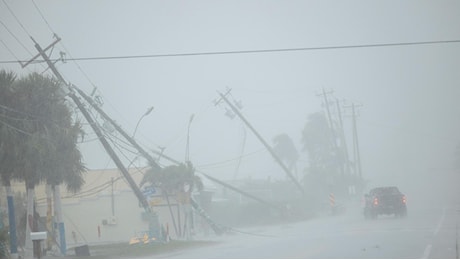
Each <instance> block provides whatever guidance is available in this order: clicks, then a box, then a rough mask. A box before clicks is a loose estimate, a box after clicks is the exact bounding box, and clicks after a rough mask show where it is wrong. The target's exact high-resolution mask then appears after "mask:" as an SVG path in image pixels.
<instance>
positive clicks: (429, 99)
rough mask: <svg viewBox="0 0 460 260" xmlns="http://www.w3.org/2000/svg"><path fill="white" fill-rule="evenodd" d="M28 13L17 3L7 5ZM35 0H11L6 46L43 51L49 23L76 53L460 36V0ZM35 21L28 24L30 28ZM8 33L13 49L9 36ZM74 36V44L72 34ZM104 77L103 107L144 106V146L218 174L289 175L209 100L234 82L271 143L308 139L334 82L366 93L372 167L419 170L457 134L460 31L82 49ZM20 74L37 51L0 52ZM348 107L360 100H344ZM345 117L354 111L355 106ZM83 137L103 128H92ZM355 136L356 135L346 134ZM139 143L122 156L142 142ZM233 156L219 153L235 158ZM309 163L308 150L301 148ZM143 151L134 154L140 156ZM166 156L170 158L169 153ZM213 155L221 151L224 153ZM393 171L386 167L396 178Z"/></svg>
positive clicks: (92, 155) (88, 67) (131, 115)
mask: <svg viewBox="0 0 460 260" xmlns="http://www.w3.org/2000/svg"><path fill="white" fill-rule="evenodd" d="M5 3H6V4H7V5H8V6H9V8H10V9H11V10H12V11H13V12H14V14H15V15H16V17H17V18H18V20H19V21H20V22H21V24H22V26H23V27H24V28H25V29H26V30H24V29H23V28H22V26H21V25H20V24H19V23H18V22H17V21H16V19H15V18H14V17H13V16H12V14H11V12H10V11H9V10H8V8H7V5H6V4H5ZM35 4H36V5H37V6H38V8H39V9H40V10H41V12H42V14H43V16H44V17H45V19H46V21H47V22H48V23H49V25H50V26H51V28H52V31H51V30H50V28H48V26H47V24H46V23H45V21H44V19H43V18H42V17H41V16H40V14H39V12H38V11H37V9H36V8H35V6H34V2H32V1H12V0H2V2H1V3H0V20H1V22H2V23H3V24H4V25H5V26H6V27H7V28H8V29H9V30H10V31H11V32H12V33H13V34H14V35H15V37H17V39H18V40H19V41H20V42H21V43H22V44H23V45H25V47H26V48H27V49H28V50H29V51H30V53H28V51H27V50H25V48H23V47H22V46H21V44H19V42H18V41H17V40H16V39H15V38H14V37H13V36H12V35H11V34H10V33H9V32H8V31H7V30H6V28H5V26H3V25H2V26H0V27H1V28H0V36H1V40H2V41H3V43H2V45H1V46H0V60H1V61H8V60H15V59H16V58H15V57H14V56H13V55H12V54H11V53H10V51H11V52H13V53H14V55H15V56H16V57H17V58H19V59H21V60H27V59H29V58H30V57H31V56H32V54H35V53H36V51H35V49H34V46H33V43H32V41H31V40H30V38H29V35H28V34H30V36H32V37H34V38H35V39H36V40H37V42H38V43H39V44H41V46H42V47H45V46H47V45H48V44H50V43H51V42H52V41H53V39H52V36H53V33H54V32H55V33H57V34H58V35H59V37H61V38H62V41H61V43H63V45H62V44H61V43H60V44H58V45H57V48H56V50H54V52H53V57H54V58H56V57H57V54H58V51H61V50H62V51H65V52H68V54H67V57H69V55H71V56H72V57H75V58H80V57H100V56H126V55H146V54H147V55H150V54H173V53H196V52H219V51H234V50H235V51H237V50H260V49H284V48H308V47H322V46H348V45H366V44H380V43H401V42H425V41H448V40H460V29H459V28H460V27H459V25H460V1H438V0H436V1H387V0H385V1H367V0H366V1H324V0H321V1H93V0H91V1H85V0H80V1H62V0H59V1H38V0H36V1H35ZM26 31H27V32H26ZM5 45H6V46H8V48H9V49H10V51H8V50H7V48H6V47H5ZM63 46H65V49H64V47H63ZM78 65H79V66H80V68H81V69H82V70H83V71H84V72H85V73H86V74H87V76H88V77H89V79H90V80H91V82H92V83H94V84H95V85H96V86H97V87H98V90H99V92H98V94H99V95H101V96H102V98H103V100H104V106H103V109H104V110H105V111H106V112H107V113H108V114H109V115H111V116H112V118H113V119H115V120H116V121H117V122H118V123H120V124H121V126H122V127H123V128H124V129H125V130H126V131H127V132H129V133H132V132H133V131H134V128H135V126H136V123H137V121H138V120H139V118H140V117H141V116H142V114H143V113H144V112H145V111H146V110H147V108H148V107H150V106H154V107H155V109H154V111H153V112H152V113H151V114H150V115H148V116H147V117H145V118H144V119H143V120H142V122H141V124H140V125H139V128H138V131H137V133H136V137H137V139H138V140H139V141H140V142H141V143H142V144H143V145H145V146H146V147H150V148H152V149H158V147H159V146H162V147H166V149H165V153H166V154H167V155H169V156H171V157H173V158H176V159H178V160H183V159H184V157H185V144H186V135H187V125H188V121H189V118H190V115H191V114H195V118H194V120H193V122H192V124H191V128H190V158H191V160H192V162H193V163H194V164H195V165H196V166H197V168H198V169H201V170H203V171H205V172H207V173H209V174H211V175H213V176H215V177H219V178H221V179H231V178H233V177H234V176H235V175H237V176H238V177H241V178H245V177H248V176H252V177H261V178H265V177H268V176H271V177H272V178H284V177H285V175H284V173H283V172H282V170H281V169H280V167H279V166H277V165H276V164H275V162H274V161H273V159H272V158H271V157H270V155H269V154H268V152H267V151H263V150H262V149H263V145H262V144H261V143H260V142H259V141H258V140H257V139H256V137H255V136H254V135H253V134H252V133H251V132H250V131H249V130H247V137H246V143H245V146H244V154H245V155H246V154H247V156H245V157H244V159H243V161H242V163H241V167H240V168H239V171H238V173H236V172H235V171H236V168H237V160H232V159H235V158H237V157H238V156H240V154H241V151H242V148H243V144H244V133H245V130H244V127H243V124H242V123H241V121H240V120H237V119H234V120H230V119H229V118H228V117H226V116H225V115H224V114H225V109H224V106H221V107H216V106H214V104H213V103H212V101H213V100H214V99H217V98H218V94H217V92H216V91H221V92H224V91H225V89H226V87H230V88H232V89H233V90H232V94H233V97H234V98H235V99H236V100H241V101H242V103H243V105H244V108H243V110H242V112H243V114H244V115H245V116H246V118H247V119H248V120H249V121H251V122H252V124H253V126H254V127H255V128H256V129H258V130H259V132H260V134H261V135H262V136H263V137H264V138H266V140H267V141H269V142H270V143H271V140H272V138H273V137H274V136H276V135H278V134H281V133H286V134H288V135H289V136H290V137H291V138H292V139H293V141H294V142H295V144H296V146H297V148H298V149H299V150H300V149H301V142H300V141H301V131H302V129H303V127H304V125H305V123H306V119H307V116H308V115H309V114H311V113H314V112H317V111H320V110H321V109H322V107H321V103H322V99H321V98H320V97H318V96H317V94H318V93H320V91H321V89H322V88H323V87H324V88H325V89H327V90H334V96H335V97H337V98H340V99H346V100H347V101H348V104H350V102H352V101H353V102H356V103H358V104H362V107H360V109H359V111H360V117H359V119H358V127H359V129H358V131H359V137H360V148H361V152H362V163H363V170H364V175H365V177H367V178H370V179H372V180H373V183H377V182H379V181H381V182H385V181H391V182H395V183H397V182H398V181H399V179H400V178H402V177H401V176H404V175H407V174H409V173H412V174H417V173H418V172H428V171H434V169H446V168H451V167H452V160H453V158H452V155H453V152H454V148H455V146H456V145H457V144H458V143H460V109H459V108H460V106H459V105H458V100H459V98H460V71H459V69H460V43H447V44H430V45H409V46H393V47H373V48H351V49H333V50H313V51H296V52H274V53H251V54H233V55H209V56H186V57H162V58H147V59H123V60H116V59H115V60H92V61H79V62H78ZM0 66H1V67H2V68H7V69H11V70H13V71H15V72H17V73H18V74H25V73H29V72H31V71H38V72H41V71H43V70H44V68H43V67H42V66H39V65H33V66H30V67H28V68H27V69H25V70H23V69H21V68H20V66H19V65H18V64H1V65H0ZM57 67H58V69H59V70H60V71H61V73H62V74H63V75H64V77H65V78H66V79H67V80H68V81H70V82H71V83H73V84H75V85H77V86H79V87H80V88H81V89H83V90H84V91H86V92H87V93H90V92H91V91H92V89H93V87H92V83H91V82H89V81H88V80H87V78H86V77H85V75H84V74H83V73H82V72H81V71H80V70H79V68H78V67H77V65H76V64H75V63H74V62H72V61H68V62H67V63H65V64H63V63H58V64H57ZM346 114H347V115H350V111H349V110H348V111H347V112H346ZM345 127H346V128H347V131H350V130H351V120H350V118H349V117H346V118H345ZM87 132H88V136H87V139H90V138H92V137H94V134H93V133H92V131H91V130H89V129H88V130H87ZM348 142H349V144H351V140H350V139H349V140H348ZM82 152H83V155H84V161H85V163H86V164H87V166H88V167H89V168H105V167H114V166H113V163H111V162H110V159H109V157H108V156H107V155H106V154H105V152H104V150H103V148H102V146H101V145H100V144H99V143H98V142H97V141H93V142H89V143H85V144H83V145H82ZM125 153H126V155H127V156H128V157H129V158H128V159H124V157H123V156H122V158H123V159H124V160H125V162H126V164H128V163H129V160H131V159H132V158H133V157H134V156H133V155H132V154H131V153H128V152H125ZM229 160H231V161H230V162H226V163H220V162H225V161H229ZM301 160H302V161H301V162H300V163H299V165H298V167H299V170H300V169H302V168H303V167H305V162H306V161H307V160H308V159H307V156H306V154H305V153H302V157H301ZM144 163H145V162H144V161H142V160H139V161H135V162H134V164H136V165H142V164H144ZM162 163H165V164H169V163H168V162H166V161H162ZM215 163H217V164H215ZM387 177H390V178H387Z"/></svg>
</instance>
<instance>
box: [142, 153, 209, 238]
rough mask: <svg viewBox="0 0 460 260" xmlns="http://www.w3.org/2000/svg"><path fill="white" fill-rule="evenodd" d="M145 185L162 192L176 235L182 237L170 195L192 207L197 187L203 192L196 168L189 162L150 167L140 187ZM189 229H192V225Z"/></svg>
mask: <svg viewBox="0 0 460 260" xmlns="http://www.w3.org/2000/svg"><path fill="white" fill-rule="evenodd" d="M145 183H149V185H151V186H153V187H156V188H158V189H160V190H161V191H162V193H163V196H164V197H165V198H166V201H167V203H168V207H169V212H170V214H171V218H172V220H173V225H174V229H175V231H176V234H177V235H178V236H181V235H180V233H181V232H180V227H179V229H178V228H177V225H176V222H175V218H174V214H173V213H172V209H171V204H170V202H169V195H172V194H175V195H176V200H177V201H178V202H180V203H181V204H185V205H190V198H191V193H192V191H193V190H194V189H195V187H196V189H197V190H199V191H201V190H203V187H204V186H203V182H202V180H201V178H200V177H199V176H197V175H195V168H194V167H193V165H192V163H191V162H190V161H188V162H187V163H180V164H178V165H170V166H166V167H164V168H163V169H158V168H157V167H150V169H149V170H147V171H146V173H145V175H144V177H143V179H142V181H141V183H140V185H139V186H140V187H142V186H143V185H144V184H145ZM178 219H179V217H178ZM187 227H190V223H189V225H188V226H187Z"/></svg>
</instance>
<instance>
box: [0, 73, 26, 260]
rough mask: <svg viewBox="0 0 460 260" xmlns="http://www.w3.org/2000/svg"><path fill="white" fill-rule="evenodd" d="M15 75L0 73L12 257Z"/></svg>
mask: <svg viewBox="0 0 460 260" xmlns="http://www.w3.org/2000/svg"><path fill="white" fill-rule="evenodd" d="M15 80H16V75H15V74H14V73H12V72H6V71H5V70H1V71H0V92H1V95H0V105H1V107H0V120H1V123H0V177H1V181H2V183H3V185H4V186H5V188H6V193H7V203H8V220H9V233H10V234H9V240H10V252H11V255H12V256H13V257H15V256H16V255H17V253H18V249H17V232H16V217H15V211H14V201H13V197H14V196H13V192H12V190H11V180H12V179H13V177H14V175H13V172H14V168H15V164H16V163H17V161H18V160H17V158H18V157H19V156H20V153H19V150H20V149H18V148H19V146H20V144H21V143H22V140H23V138H22V136H20V135H21V133H19V132H17V131H16V130H15V125H16V124H17V122H16V120H15V119H16V117H18V115H17V113H16V111H15V110H14V106H15V105H16V104H17V102H16V100H15V97H14V92H13V90H12V85H13V84H14V82H15Z"/></svg>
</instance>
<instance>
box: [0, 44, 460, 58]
mask: <svg viewBox="0 0 460 260" xmlns="http://www.w3.org/2000/svg"><path fill="white" fill-rule="evenodd" d="M449 43H460V40H437V41H416V42H398V43H376V44H358V45H337V46H320V47H300V48H281V49H255V50H233V51H216V52H189V53H166V54H144V55H123V56H122V55H120V56H95V57H80V58H69V59H67V60H69V61H96V60H125V59H148V58H166V57H190V56H214V55H235V54H257V53H277V52H300V51H319V50H338V49H358V48H379V47H397V46H414V45H433V44H449ZM50 61H51V62H55V61H57V59H50ZM16 62H18V61H11V60H9V61H0V64H6V63H16ZM19 62H25V61H19ZM36 62H45V60H36Z"/></svg>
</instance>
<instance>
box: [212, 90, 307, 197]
mask: <svg viewBox="0 0 460 260" xmlns="http://www.w3.org/2000/svg"><path fill="white" fill-rule="evenodd" d="M218 93H219V95H220V97H221V98H222V100H224V101H225V103H227V104H228V105H229V106H230V108H231V109H232V110H233V112H234V113H235V114H236V115H238V117H239V118H240V119H241V120H242V121H243V122H244V123H245V124H246V126H247V127H248V128H249V129H251V131H252V132H253V133H254V134H255V135H256V137H257V138H258V139H259V141H260V142H261V143H262V144H263V145H264V146H265V148H266V149H267V150H268V151H269V152H270V155H271V156H272V157H273V158H274V159H275V161H276V162H277V163H278V164H279V165H280V166H281V168H282V169H283V170H284V172H286V174H287V175H288V176H289V178H290V179H291V180H292V182H294V184H295V185H296V187H297V188H298V189H299V190H300V192H301V193H302V195H303V194H305V191H304V189H303V188H302V186H301V185H300V183H299V182H298V181H297V179H296V178H295V177H294V176H293V175H292V173H291V171H290V170H289V169H288V168H287V167H286V166H285V165H284V163H283V162H282V161H281V159H280V158H279V157H278V155H276V153H275V152H274V151H273V149H272V148H271V146H270V145H268V143H267V142H266V141H265V140H264V139H263V138H262V136H261V135H260V134H259V133H258V132H257V131H256V129H254V127H252V125H251V124H250V123H249V122H248V120H246V118H245V117H244V116H243V115H242V114H241V112H240V111H239V110H238V109H237V108H236V107H235V106H234V105H233V104H232V103H230V101H229V100H228V99H227V97H226V96H225V95H224V94H222V93H220V92H218Z"/></svg>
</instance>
